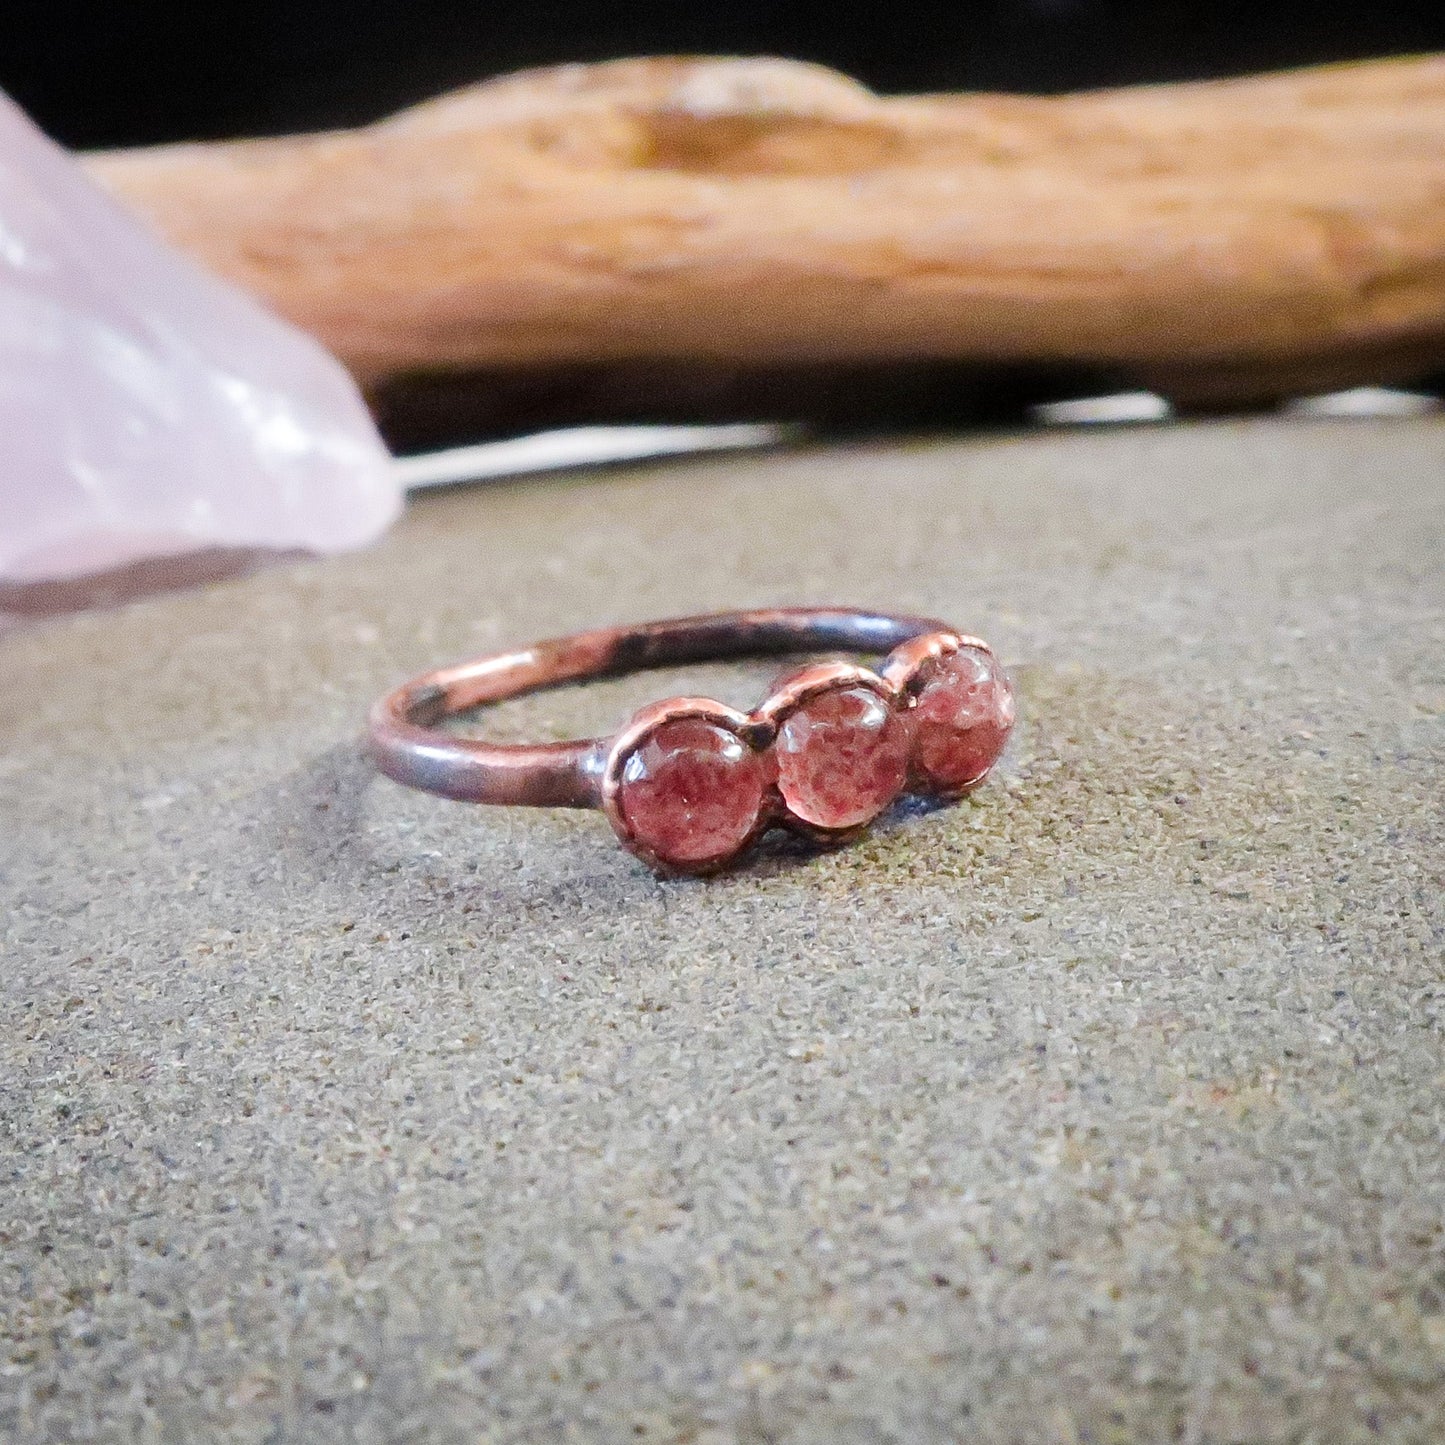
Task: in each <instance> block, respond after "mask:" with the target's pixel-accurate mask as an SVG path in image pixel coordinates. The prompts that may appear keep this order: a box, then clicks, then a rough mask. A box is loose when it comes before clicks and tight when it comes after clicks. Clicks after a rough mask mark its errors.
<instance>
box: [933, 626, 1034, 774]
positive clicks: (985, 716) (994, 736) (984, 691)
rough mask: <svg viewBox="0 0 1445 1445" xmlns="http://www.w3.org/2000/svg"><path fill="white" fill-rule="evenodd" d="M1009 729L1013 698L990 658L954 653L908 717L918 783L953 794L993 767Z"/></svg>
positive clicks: (973, 651)
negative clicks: (911, 732) (911, 721)
mask: <svg viewBox="0 0 1445 1445" xmlns="http://www.w3.org/2000/svg"><path fill="white" fill-rule="evenodd" d="M1013 723H1014V694H1013V688H1012V687H1011V686H1010V685H1009V680H1008V678H1007V676H1005V674H1004V670H1003V668H1002V667H1000V666H999V664H998V661H997V659H996V658H994V657H993V656H992V655H991V654H989V653H987V652H983V651H981V650H980V649H979V648H976V647H963V648H960V649H959V650H958V651H957V652H956V653H954V654H953V656H951V657H948V658H945V659H944V660H943V661H942V663H941V664H940V665H939V667H938V669H937V671H936V672H935V673H934V674H933V675H932V676H931V677H930V678H929V679H928V681H927V682H926V683H925V684H924V685H923V689H922V691H921V692H920V693H919V694H918V703H917V706H916V707H915V708H914V712H913V766H914V770H915V772H916V774H917V776H918V779H919V782H920V783H921V784H922V785H923V786H925V787H927V788H929V789H931V790H933V791H936V792H940V793H953V792H957V791H959V790H960V789H962V788H966V787H968V786H969V785H970V784H972V783H976V782H978V780H979V779H980V778H982V777H983V775H984V774H985V773H986V772H988V770H989V769H990V768H991V767H993V765H994V764H995V763H996V762H997V761H998V758H999V754H1000V753H1002V752H1003V747H1004V743H1005V742H1007V741H1008V735H1009V730H1010V729H1011V728H1012V727H1013Z"/></svg>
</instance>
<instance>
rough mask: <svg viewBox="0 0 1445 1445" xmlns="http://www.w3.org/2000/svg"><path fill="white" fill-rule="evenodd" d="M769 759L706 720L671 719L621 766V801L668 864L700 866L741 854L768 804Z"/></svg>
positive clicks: (637, 830) (630, 821) (639, 835)
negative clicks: (766, 762)
mask: <svg viewBox="0 0 1445 1445" xmlns="http://www.w3.org/2000/svg"><path fill="white" fill-rule="evenodd" d="M765 786H766V769H765V767H764V765H763V760H762V759H761V758H760V757H759V756H758V755H757V754H756V753H755V752H753V750H752V749H751V748H750V747H748V745H747V744H746V743H745V742H743V740H742V739H741V738H739V737H738V736H737V735H736V734H735V733H731V732H729V731H728V730H727V728H724V727H719V726H718V725H717V724H716V723H710V722H707V721H705V720H703V719H702V718H685V719H682V720H680V721H677V722H665V723H663V724H662V725H661V726H660V727H658V728H657V729H656V731H655V732H653V733H652V734H651V736H650V737H648V738H647V739H646V740H645V741H644V742H643V743H642V744H641V746H640V747H638V748H637V749H636V750H635V751H634V752H633V753H632V754H631V756H630V757H629V758H628V759H627V761H626V763H624V764H623V767H622V779H621V787H620V790H619V794H618V801H619V803H620V805H621V810H622V816H623V817H624V818H625V819H626V820H627V825H628V827H629V828H630V829H631V830H632V832H633V835H634V836H635V837H636V839H637V840H638V842H640V843H641V844H643V845H644V846H645V847H646V848H648V849H650V850H651V851H652V852H653V853H654V854H656V856H657V857H658V858H659V859H660V860H661V861H662V862H663V863H667V864H671V865H673V866H674V867H677V868H697V867H700V866H703V865H705V864H708V863H713V862H718V861H720V860H722V859H724V858H727V857H728V856H729V855H731V854H732V853H735V852H736V851H737V850H738V849H739V848H740V847H741V846H742V845H743V844H744V843H745V842H746V841H747V838H748V835H749V834H750V833H751V832H752V831H753V828H754V826H755V825H756V823H757V820H758V813H759V811H760V810H761V808H762V804H763V789H764V787H765Z"/></svg>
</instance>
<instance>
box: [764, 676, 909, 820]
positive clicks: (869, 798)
mask: <svg viewBox="0 0 1445 1445" xmlns="http://www.w3.org/2000/svg"><path fill="white" fill-rule="evenodd" d="M908 741H909V739H908V725H907V723H905V722H904V720H903V719H902V718H901V717H900V716H899V715H898V714H897V713H896V712H894V710H893V709H892V708H891V707H890V706H889V705H888V702H887V700H886V699H885V698H882V697H880V696H879V695H878V694H877V693H876V692H874V690H873V689H872V688H871V687H861V686H860V687H839V688H834V689H832V690H831V691H828V692H823V693H818V694H817V695H815V696H814V697H812V698H809V699H808V701H806V702H805V703H803V704H802V705H801V706H799V707H798V708H797V709H796V710H795V711H793V712H792V713H790V714H789V715H788V717H787V718H786V719H785V720H784V722H783V725H782V726H781V727H780V728H779V729H778V740H777V743H776V744H775V748H776V757H777V765H778V791H779V792H780V793H781V794H782V795H783V801H784V802H785V803H786V804H787V805H788V811H789V812H790V813H792V814H793V816H794V817H796V818H799V819H801V820H802V821H803V822H805V823H812V824H813V825H814V826H815V827H819V828H855V827H858V826H859V825H860V824H863V823H867V822H869V821H871V820H872V819H873V818H876V817H877V816H878V814H879V813H881V812H882V811H883V809H884V808H886V807H887V806H888V805H889V803H891V802H892V801H893V800H894V799H895V798H896V797H897V796H898V794H899V793H900V792H901V791H902V790H903V784H904V783H905V781H906V780H907V777H908Z"/></svg>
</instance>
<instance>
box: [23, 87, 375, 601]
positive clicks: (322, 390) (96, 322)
mask: <svg viewBox="0 0 1445 1445" xmlns="http://www.w3.org/2000/svg"><path fill="white" fill-rule="evenodd" d="M0 438H3V448H4V451H3V467H0V584H5V583H10V584H16V583H20V584H24V583H30V582H36V581H42V580H46V579H54V578H68V577H76V576H80V575H82V574H85V573H92V572H97V571H102V570H109V569H112V568H116V567H119V566H123V565H126V564H130V563H135V562H139V561H141V560H142V559H146V558H151V557H157V556H167V555H174V554H180V553H186V552H195V551H198V550H201V549H211V548H224V549H228V550H229V549H246V550H255V549H263V550H272V549H275V550H292V549H305V550H309V551H319V552H329V551H334V550H339V549H341V548H346V547H354V546H357V545H359V544H361V543H363V542H366V541H369V540H370V539H371V538H373V537H375V536H376V535H377V534H378V533H379V532H380V531H381V530H382V529H383V528H384V527H385V526H386V525H387V523H389V522H390V521H391V520H392V518H393V517H395V516H396V514H397V511H398V509H399V507H400V504H401V492H400V488H399V486H398V484H397V482H396V480H395V478H394V476H393V473H392V468H391V463H390V459H389V458H388V456H387V453H386V450H385V448H384V447H383V445H382V443H381V441H380V438H379V437H378V436H377V434H376V430H375V428H374V427H373V426H372V423H371V419H370V417H369V416H368V415H367V412H366V408H365V406H364V404H363V403H362V400H361V397H360V395H359V394H358V393H357V390H356V388H355V386H354V385H353V384H352V382H351V380H350V378H349V377H348V376H347V374H346V373H345V371H343V369H342V368H341V366H340V365H339V364H338V363H337V362H336V361H335V360H333V358H332V357H331V356H330V355H328V354H327V353H326V352H325V351H323V350H322V348H321V347H320V346H318V345H317V344H316V343H315V342H314V341H312V340H311V339H310V338H309V337H306V336H304V335H303V334H302V333H300V332H299V331H296V330H295V329H293V328H292V327H290V326H288V325H286V324H285V323H283V322H281V321H279V320H278V319H276V318H275V317H273V316H271V315H269V314H268V313H267V312H265V311H263V310H262V309H261V308H260V307H259V306H257V305H256V304H255V303H254V302H252V301H250V300H249V299H247V298H246V297H245V296H243V295H241V294H240V293H239V292H237V291H234V290H232V289H231V288H230V287H229V286H227V285H225V284H223V283H222V282H220V281H218V280H216V279H214V278H213V277H211V276H208V275H206V274H204V273H202V272H201V271H199V270H197V269H196V268H195V267H194V266H193V265H192V264H191V263H190V262H189V261H187V260H185V259H184V258H182V257H181V256H179V255H178V254H176V253H175V252H173V251H171V250H170V249H169V248H168V247H167V246H166V245H165V244H164V243H162V242H161V241H160V240H159V239H157V238H156V237H155V236H153V235H151V234H150V233H149V232H148V231H147V230H146V229H145V228H144V227H143V226H142V224H141V223H140V222H139V221H138V220H136V219H135V218H134V217H133V216H131V215H130V214H129V213H128V212H126V211H125V210H123V209H122V208H121V206H120V205H119V204H118V203H117V202H115V201H114V200H112V199H111V198H110V196H108V195H107V194H105V193H104V192H103V191H101V190H100V189H98V188H97V187H96V186H95V184H94V183H93V182H91V181H90V180H89V179H88V178H87V177H86V176H85V175H84V174H83V173H82V172H81V170H80V168H79V167H78V166H77V165H76V164H75V162H74V161H72V160H71V159H70V157H69V156H67V155H66V154H65V153H64V152H63V151H62V150H61V149H60V148H59V147H58V146H56V145H54V144H53V143H52V142H51V141H49V140H47V139H46V138H45V137H44V136H43V135H41V133H40V132H39V131H38V130H36V128H35V127H34V126H33V125H32V124H31V123H30V121H29V120H27V119H26V117H25V116H24V114H23V113H22V112H21V111H20V110H19V109H17V108H16V106H15V105H14V104H13V103H11V102H10V101H9V100H7V99H6V98H5V97H4V96H3V95H0Z"/></svg>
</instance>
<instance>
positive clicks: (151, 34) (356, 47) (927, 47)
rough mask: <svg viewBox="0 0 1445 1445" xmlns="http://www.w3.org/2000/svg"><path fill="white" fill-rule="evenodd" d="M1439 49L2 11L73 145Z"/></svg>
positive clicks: (2, 24)
mask: <svg viewBox="0 0 1445 1445" xmlns="http://www.w3.org/2000/svg"><path fill="white" fill-rule="evenodd" d="M1434 49H1445V0H1430V3H1404V4H1388V3H1386V4H1382V3H1378V0H1231V3H1213V4H1211V3H1207V0H1201V3H1193V4H1191V3H1187V0H1154V3H1144V0H975V3H955V4H947V3H943V0H920V3H913V4H901V5H900V4H890V5H883V4H864V5H862V6H859V7H857V8H854V9H852V10H848V9H846V8H845V7H844V6H842V5H840V4H838V3H837V0H833V3H816V0H807V3H793V4H788V3H783V0H774V3H767V0H736V3H725V0H724V3H682V0H672V3H668V0H634V3H631V4H612V5H595V4H594V5H584V4H578V3H568V0H533V3H531V4H528V5H525V6H522V5H517V4H486V3H472V4H465V3H457V0H392V3H390V4H379V3H371V0H352V3H347V4H342V3H339V0H188V3H185V4H179V3H178V4H174V5H171V4H165V3H147V0H104V3H102V0H75V3H65V0H61V3H55V0H51V3H48V4H47V3H43V0H0V86H3V88H5V89H6V90H8V91H9V92H10V93H11V94H12V95H13V96H14V97H15V98H16V99H17V100H19V101H20V102H21V104H22V105H24V106H25V107H26V108H27V109H29V110H30V112H31V113H32V114H33V115H34V116H35V118H36V119H37V120H38V121H39V122H40V124H41V125H42V126H44V127H45V128H46V129H47V130H48V131H50V133H51V134H52V135H54V136H56V137H57V138H58V139H60V140H63V141H65V142H67V143H68V144H70V145H74V146H111V145H131V144H141V143H146V142H151V141H164V140H181V139H205V138H212V137H220V136H230V135H247V134H267V133H277V132H284V131H287V130H299V129H312V128H319V127H323V126H334V125H346V124H353V123H356V122H360V121H365V120H369V119H373V118H375V117H377V116H379V115H383V114H385V113H386V112H388V111H391V110H394V109H396V108H398V107H399V106H402V105H405V104H406V103H408V102H410V101H413V100H418V99H421V98H423V97H425V96H428V95H431V94H434V93H435V92H437V91H439V90H443V89H446V88H448V87H451V86H456V85H460V84H464V83H465V82H467V81H471V80H477V79H480V78H482V77H484V76H487V75H495V74H499V73H502V72H505V71H508V70H514V69H517V68H520V67H523V66H530V65H544V64H552V63H555V62H559V61H567V60H595V59H608V58H611V57H614V56H620V55H639V54H659V53H675V52H683V53H708V54H721V53H726V54H761V53H771V54H779V55H788V56H794V57H798V58H802V59H808V60H818V61H823V62H825V63H827V64H829V65H833V66H836V67H838V68H839V69H842V70H845V71H847V72H849V73H850V74H853V75H856V76H858V77H859V78H861V79H862V80H864V81H866V82H868V83H869V84H871V85H873V86H874V87H876V88H877V89H880V90H884V91H903V90H929V89H999V90H1016V91H1035V92H1050V91H1058V90H1067V89H1072V88H1080V87H1088V86H1100V85H1115V84H1122V83H1126V82H1130V81H1139V80H1144V81H1153V80H1176V79H1186V78H1196V77H1205V76H1213V75H1228V74H1239V73H1243V72H1247V71H1251V70H1261V69H1271V68H1277V67H1283V66H1290V65H1300V64H1306V63H1312V62H1317V61H1325V60H1347V59H1356V58H1362V57H1365V56H1370V55H1388V54H1398V53H1402V52H1410V51H1423V50H1434Z"/></svg>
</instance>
